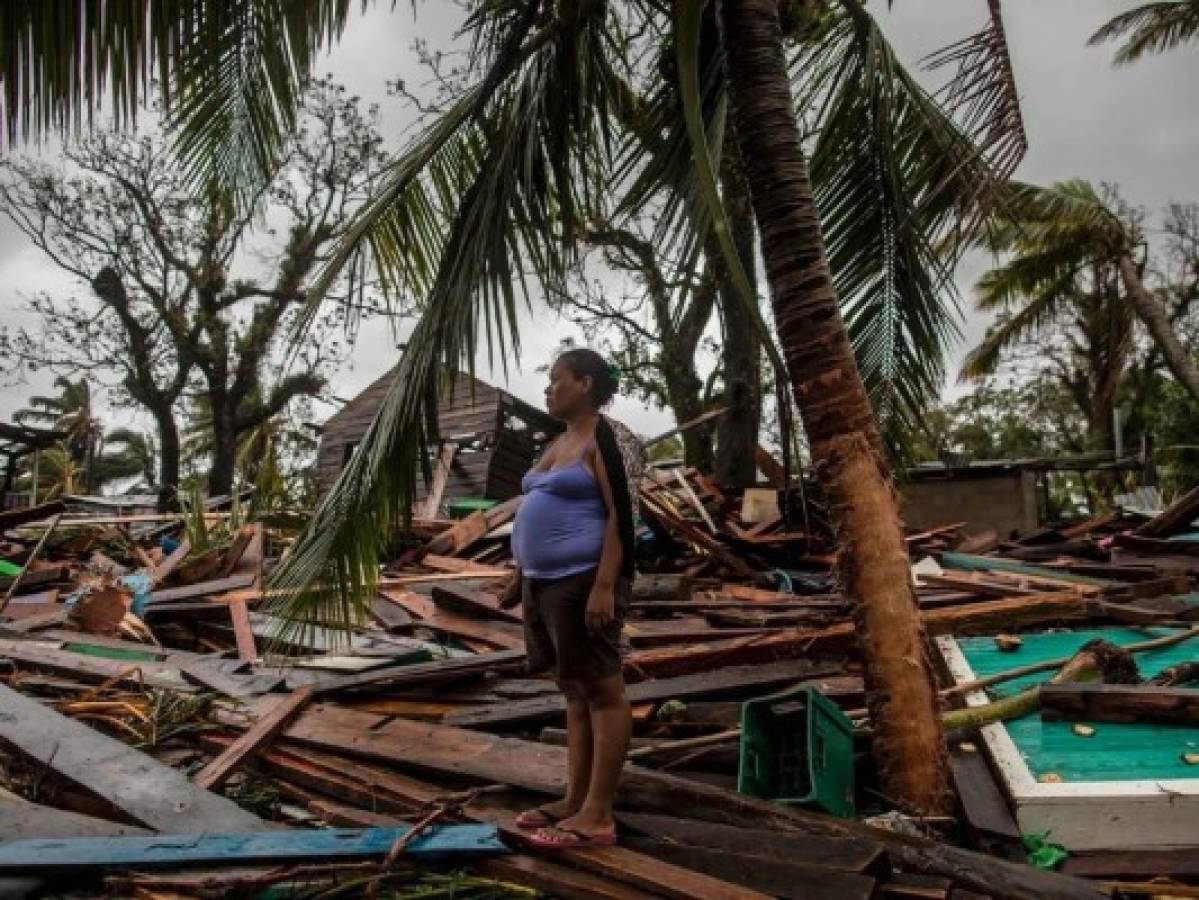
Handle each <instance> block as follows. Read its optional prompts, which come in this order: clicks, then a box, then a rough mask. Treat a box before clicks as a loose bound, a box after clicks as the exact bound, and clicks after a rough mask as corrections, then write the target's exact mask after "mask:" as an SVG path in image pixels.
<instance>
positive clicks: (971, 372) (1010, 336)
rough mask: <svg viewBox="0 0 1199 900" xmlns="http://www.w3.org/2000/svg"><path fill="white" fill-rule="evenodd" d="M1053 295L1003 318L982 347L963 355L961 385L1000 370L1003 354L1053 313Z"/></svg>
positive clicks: (987, 335) (1043, 297) (1035, 329)
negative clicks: (962, 382) (964, 356)
mask: <svg viewBox="0 0 1199 900" xmlns="http://www.w3.org/2000/svg"><path fill="white" fill-rule="evenodd" d="M1055 299H1056V297H1055V295H1053V294H1052V293H1050V292H1046V293H1044V294H1043V295H1042V297H1041V302H1030V303H1028V304H1027V305H1026V306H1024V307H1022V308H1021V309H1019V310H1017V311H1016V312H1015V313H1014V314H1012V315H1008V316H1004V317H1003V318H1002V319H1000V320H999V322H998V323H997V324H996V325H994V326H993V327H991V328H990V329H989V330H988V331H987V334H986V336H985V337H984V338H983V340H982V343H980V344H979V345H978V346H977V347H975V348H974V349H973V350H971V351H970V352H969V353H968V354H966V359H965V360H964V361H963V362H962V371H961V373H960V374H959V375H958V379H959V380H960V381H969V380H972V379H977V378H985V377H986V376H988V375H993V374H994V373H995V371H996V370H997V369H998V368H999V364H1000V362H1001V361H1002V358H1003V354H1004V352H1005V351H1006V350H1008V349H1010V348H1011V347H1013V346H1015V345H1016V344H1017V343H1019V342H1020V341H1021V340H1023V339H1024V338H1025V337H1026V336H1028V335H1030V334H1035V333H1036V332H1037V331H1038V330H1039V329H1040V328H1041V327H1042V326H1043V325H1044V324H1045V323H1046V322H1047V321H1049V320H1050V319H1051V318H1052V317H1053V314H1054V312H1055V310H1054V308H1053V306H1054V303H1053V301H1054V300H1055Z"/></svg>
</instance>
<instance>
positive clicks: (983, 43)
mask: <svg viewBox="0 0 1199 900" xmlns="http://www.w3.org/2000/svg"><path fill="white" fill-rule="evenodd" d="M987 7H988V10H989V12H990V18H989V20H988V22H987V25H986V27H985V28H983V29H982V30H981V31H979V32H978V33H977V34H973V35H970V36H969V37H966V38H963V39H962V40H960V41H957V42H956V43H954V44H951V45H950V46H948V47H945V48H944V49H942V50H939V51H938V52H936V53H934V54H932V55H931V56H929V57H928V58H927V59H926V63H927V65H928V67H929V68H930V69H939V68H946V67H953V68H954V75H953V77H952V78H951V79H950V80H949V82H948V83H947V84H946V85H945V86H944V87H943V88H942V89H941V90H940V91H939V92H938V94H937V100H938V101H939V102H940V103H941V105H942V107H943V108H944V109H945V111H946V112H947V113H948V114H949V115H950V116H952V117H953V118H954V119H955V120H956V121H957V122H958V123H959V125H960V126H961V127H962V129H963V130H964V131H965V132H966V133H967V134H970V135H972V136H973V138H974V143H975V146H976V148H977V149H978V152H979V153H981V154H982V155H983V156H984V157H986V159H987V161H988V162H989V163H990V165H991V169H992V170H993V172H994V173H995V177H996V178H997V179H1005V178H1007V177H1009V176H1010V175H1011V174H1012V173H1013V172H1014V171H1015V170H1016V166H1018V165H1019V164H1020V161H1021V160H1022V159H1023V158H1024V154H1025V153H1027V152H1028V135H1027V134H1026V132H1025V130H1024V116H1023V114H1022V113H1021V111H1020V95H1019V92H1018V91H1017V89H1016V77H1015V75H1014V73H1013V72H1012V60H1011V56H1010V55H1009V53H1008V46H1007V35H1006V32H1005V31H1004V27H1003V14H1002V10H1001V9H1000V5H999V0H987Z"/></svg>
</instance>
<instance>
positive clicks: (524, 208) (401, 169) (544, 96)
mask: <svg viewBox="0 0 1199 900" xmlns="http://www.w3.org/2000/svg"><path fill="white" fill-rule="evenodd" d="M580 10H581V17H580V18H579V19H578V20H577V21H575V22H573V23H571V26H572V27H569V28H565V27H562V28H558V29H556V30H555V31H554V32H553V35H552V39H549V40H543V39H540V38H530V40H529V41H528V42H525V43H524V44H523V45H522V46H524V47H529V45H530V44H531V43H533V42H534V41H536V43H535V44H534V46H533V47H532V49H531V50H530V51H529V52H527V53H525V52H519V53H517V54H515V55H512V56H509V57H508V58H507V59H503V58H502V56H503V54H502V51H501V54H500V56H501V60H500V62H497V64H496V67H495V68H493V69H492V70H491V73H489V74H488V75H487V76H485V78H484V79H483V80H482V81H481V82H480V86H479V87H478V88H476V89H475V91H473V92H472V94H473V96H468V97H467V98H464V100H463V102H462V103H460V104H459V105H458V106H457V107H455V111H454V112H453V113H451V119H450V120H449V121H448V122H447V123H446V124H445V129H444V131H436V130H435V129H436V128H437V126H434V130H430V131H429V132H427V133H426V135H425V136H424V137H423V138H422V139H421V140H419V141H418V142H417V144H416V145H415V146H414V147H413V148H412V149H411V150H410V152H409V154H408V155H407V158H405V159H402V160H400V161H398V162H397V163H396V167H395V177H394V179H393V181H392V183H391V197H392V203H393V204H397V203H398V204H405V203H409V202H420V203H423V202H424V201H423V200H418V201H412V198H413V197H414V196H418V195H417V194H414V193H413V192H414V191H415V192H420V191H424V192H426V193H425V195H424V196H426V197H432V196H434V195H437V194H440V195H443V196H444V197H445V198H446V199H447V200H452V203H447V204H446V205H445V206H444V208H445V209H449V210H451V211H452V213H451V218H450V220H449V221H448V222H447V223H444V225H445V228H446V236H445V238H444V239H442V240H441V241H440V242H439V243H433V242H431V243H430V244H429V252H430V254H432V253H434V252H436V255H435V256H432V257H431V259H430V263H431V267H432V270H433V275H432V278H431V281H430V284H429V290H428V294H427V296H425V297H424V298H423V300H422V302H421V309H422V313H421V316H420V319H419V321H418V322H417V325H416V327H415V329H414V330H413V333H412V335H411V336H410V337H409V340H408V344H407V348H406V350H405V352H404V355H403V357H402V358H401V360H400V364H399V366H398V367H397V370H396V376H395V379H394V381H393V382H392V385H391V387H390V389H389V391H388V393H387V395H386V397H385V399H384V401H383V404H382V406H381V408H380V411H379V413H378V415H377V416H376V418H375V421H374V422H373V423H372V424H371V426H370V428H369V429H368V431H367V433H366V434H365V435H364V437H363V439H362V441H361V443H360V444H359V445H358V448H357V451H356V453H355V455H354V457H353V459H352V460H351V461H350V463H349V464H348V465H347V467H346V468H345V469H344V470H343V471H342V473H341V475H340V477H339V478H338V480H337V482H336V483H335V485H334V486H333V487H332V489H331V490H330V492H329V493H328V494H327V495H326V496H325V498H324V499H323V500H322V502H321V503H320V505H319V506H318V508H317V511H316V513H315V516H314V518H313V521H312V523H311V524H310V526H309V527H308V529H307V530H306V531H305V532H304V534H303V536H302V537H301V539H300V540H299V542H298V543H297V545H296V547H295V548H294V549H293V551H292V552H291V554H290V555H289V556H288V557H287V559H286V560H284V562H283V564H282V565H281V566H280V567H279V569H278V570H277V572H276V575H275V576H274V579H273V581H274V584H275V586H276V587H277V588H279V589H281V591H282V599H281V600H280V602H279V603H278V605H277V608H276V611H277V612H278V613H279V615H280V618H282V619H283V620H285V621H286V622H288V623H290V624H289V625H287V626H286V627H285V629H284V631H283V633H282V634H281V637H282V638H284V639H287V638H289V637H290V636H292V635H294V634H297V633H302V632H303V631H304V630H305V629H306V628H307V627H308V626H310V625H312V624H316V623H319V624H325V625H335V626H339V627H340V628H342V629H345V628H349V627H351V626H352V625H354V624H355V623H357V622H358V621H360V620H361V617H362V614H363V610H364V602H365V599H366V598H367V597H368V596H369V591H370V589H371V586H372V585H373V584H374V582H375V580H376V578H377V572H378V563H379V554H380V550H381V548H382V546H383V544H384V543H385V542H386V540H387V537H388V536H389V535H391V534H394V533H395V531H396V529H397V528H398V527H399V526H400V525H401V524H402V523H403V522H404V521H405V520H406V518H407V517H408V516H409V514H410V510H411V508H412V503H413V500H414V499H415V491H416V477H417V476H416V473H417V471H418V470H421V469H425V470H426V471H427V460H428V447H429V443H430V440H431V439H432V437H433V436H434V435H433V432H432V429H433V427H435V424H431V423H430V416H429V415H428V413H429V410H430V407H431V403H430V401H431V400H435V399H436V396H437V393H438V391H439V389H441V388H442V387H443V384H442V381H443V375H444V373H448V372H455V371H470V370H472V369H473V365H474V359H475V357H476V353H477V351H478V350H479V349H480V341H484V342H485V343H486V345H487V348H488V356H489V358H492V359H493V360H498V361H499V362H500V363H502V364H504V365H507V363H508V361H509V360H510V359H512V358H514V357H515V355H516V354H518V353H519V341H518V334H517V329H516V316H517V312H518V305H519V302H520V300H521V298H522V296H527V290H528V288H529V286H530V285H529V284H528V283H527V281H528V278H529V277H530V276H531V275H532V276H534V277H538V278H543V279H549V280H552V279H556V278H558V277H560V276H561V273H563V272H564V271H565V268H566V266H567V265H568V264H569V262H570V261H571V260H572V258H573V256H572V255H573V250H574V235H573V227H574V223H575V222H577V221H580V220H581V218H582V210H583V209H585V208H587V207H588V205H589V204H591V203H592V202H594V198H595V196H596V195H597V194H598V192H599V190H600V188H601V186H602V185H603V184H604V181H605V172H606V171H607V170H608V168H609V166H610V161H611V160H610V153H609V144H608V142H607V141H606V140H605V139H604V135H605V134H607V133H608V132H609V130H610V123H609V122H608V120H607V115H608V110H610V108H611V106H612V95H611V91H612V86H613V83H614V80H615V79H614V77H613V74H614V73H613V72H612V69H611V65H612V61H613V60H614V59H619V55H618V54H617V53H615V52H614V51H616V50H617V49H618V48H615V47H613V46H612V45H611V44H610V42H609V40H608V37H607V35H606V33H605V29H604V27H603V26H604V21H603V16H604V10H603V8H602V6H601V5H590V6H586V7H583V6H582V5H581V6H580ZM583 13H585V14H583ZM511 27H512V28H521V27H525V28H526V30H527V25H526V24H522V23H520V22H516V23H514V24H512V26H511ZM509 43H510V42H507V41H504V40H499V41H497V44H498V46H500V47H501V48H502V47H504V46H506V45H509ZM497 69H503V72H502V74H500V75H495V74H494V73H495V72H496V70H497ZM441 152H446V153H450V154H459V155H460V158H461V159H467V160H471V161H472V163H473V161H474V160H476V159H477V165H473V171H472V173H471V176H470V177H469V178H467V179H462V178H461V177H459V176H457V175H454V176H453V177H451V176H450V174H449V169H450V168H452V166H451V161H448V160H447V162H446V166H447V171H446V173H445V174H444V176H438V175H437V174H435V173H436V172H437V168H436V167H434V169H433V170H431V171H432V172H433V173H434V174H433V175H429V174H428V173H424V172H422V167H423V166H424V162H422V160H424V161H430V160H434V159H436V158H437V155H438V154H439V153H441ZM418 173H420V177H418ZM433 182H436V183H433ZM430 209H432V207H430ZM363 216H364V220H363V221H364V223H366V224H364V225H363V227H361V228H359V229H356V231H355V240H357V241H358V242H359V243H358V245H357V247H353V246H351V245H347V246H346V247H344V248H343V252H342V253H341V254H340V256H339V258H340V260H342V261H343V262H344V261H345V260H348V259H349V258H350V254H351V253H352V252H354V250H355V249H362V250H363V251H364V252H370V253H372V254H373V255H374V256H375V258H376V259H377V260H378V261H379V262H380V265H381V267H382V268H384V269H385V270H387V271H388V272H389V273H390V278H391V280H392V281H393V283H399V282H403V281H405V280H407V281H409V282H417V283H419V277H420V272H419V271H417V270H414V269H406V268H404V266H405V265H406V263H404V262H403V261H402V256H403V254H404V250H405V247H404V245H403V244H402V243H401V241H403V240H404V239H405V238H404V235H405V234H411V233H413V232H412V229H414V228H419V227H423V226H415V225H413V224H412V223H406V222H404V213H403V211H402V210H398V211H397V210H393V209H390V208H387V207H385V206H384V205H381V204H374V205H372V206H371V207H369V208H368V209H367V210H365V211H364V212H363ZM406 229H408V230H406Z"/></svg>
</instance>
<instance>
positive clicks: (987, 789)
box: [949, 748, 1024, 859]
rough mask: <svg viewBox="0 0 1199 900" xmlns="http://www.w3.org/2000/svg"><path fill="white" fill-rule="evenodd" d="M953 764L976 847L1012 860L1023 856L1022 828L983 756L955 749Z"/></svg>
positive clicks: (953, 750) (959, 796) (954, 776)
mask: <svg viewBox="0 0 1199 900" xmlns="http://www.w3.org/2000/svg"><path fill="white" fill-rule="evenodd" d="M949 764H950V773H951V774H952V776H953V783H954V786H955V787H956V788H957V794H958V798H959V800H960V801H961V804H962V812H963V814H964V815H965V819H966V825H967V827H968V828H969V830H970V832H971V834H972V835H973V837H974V839H975V842H976V843H975V844H974V846H978V847H980V848H981V849H983V850H986V851H987V852H991V853H994V854H995V855H1002V856H1007V857H1008V858H1012V859H1014V858H1020V857H1022V856H1023V853H1024V851H1023V848H1022V847H1021V846H1020V828H1019V826H1018V825H1017V824H1016V820H1015V818H1014V817H1013V815H1012V810H1011V807H1010V806H1008V802H1007V799H1006V798H1005V797H1004V796H1003V793H1002V792H1001V791H1000V789H999V785H998V784H996V782H995V778H994V776H993V775H992V774H991V770H990V768H989V767H988V765H987V761H986V759H985V758H984V757H983V755H982V754H981V753H979V752H978V751H977V750H975V751H972V752H971V751H965V750H962V749H960V748H953V749H952V750H951V751H950V755H949Z"/></svg>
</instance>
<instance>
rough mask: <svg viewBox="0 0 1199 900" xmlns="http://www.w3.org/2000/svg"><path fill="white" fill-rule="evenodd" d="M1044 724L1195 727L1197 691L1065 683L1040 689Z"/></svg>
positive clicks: (1198, 715)
mask: <svg viewBox="0 0 1199 900" xmlns="http://www.w3.org/2000/svg"><path fill="white" fill-rule="evenodd" d="M1039 693H1040V696H1041V718H1042V719H1044V720H1045V721H1047V722H1125V723H1128V722H1135V723H1136V724H1138V725H1199V689H1196V688H1186V687H1156V686H1153V685H1143V684H1092V683H1083V682H1065V683H1062V684H1043V685H1041V688H1040V691H1039Z"/></svg>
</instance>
